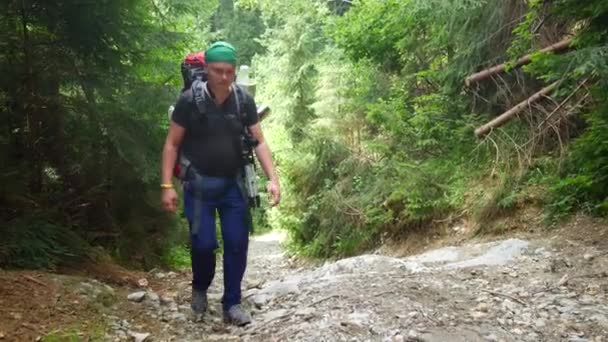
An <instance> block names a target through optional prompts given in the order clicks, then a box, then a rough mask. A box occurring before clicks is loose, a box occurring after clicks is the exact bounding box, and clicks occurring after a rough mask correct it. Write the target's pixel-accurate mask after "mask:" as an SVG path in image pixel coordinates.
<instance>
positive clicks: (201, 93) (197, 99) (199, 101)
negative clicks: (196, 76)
mask: <svg viewBox="0 0 608 342" xmlns="http://www.w3.org/2000/svg"><path fill="white" fill-rule="evenodd" d="M190 89H191V90H192V99H193V100H194V104H196V108H198V111H199V112H200V113H201V114H205V113H206V112H207V107H206V106H205V100H206V99H207V82H203V81H201V80H195V81H194V82H192V87H191V88H190Z"/></svg>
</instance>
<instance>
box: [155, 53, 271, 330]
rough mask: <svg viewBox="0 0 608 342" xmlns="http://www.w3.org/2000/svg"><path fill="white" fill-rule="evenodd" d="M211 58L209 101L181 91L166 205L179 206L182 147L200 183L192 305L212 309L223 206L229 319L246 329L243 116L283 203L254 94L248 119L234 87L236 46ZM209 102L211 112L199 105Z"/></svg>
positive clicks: (193, 215) (193, 188)
mask: <svg viewBox="0 0 608 342" xmlns="http://www.w3.org/2000/svg"><path fill="white" fill-rule="evenodd" d="M205 59H206V63H207V72H208V76H207V77H208V82H207V83H206V84H203V88H204V89H203V91H204V92H205V95H206V96H204V97H203V100H202V101H200V102H202V103H198V106H197V103H196V102H195V99H194V98H193V90H192V89H188V90H186V91H184V92H183V93H182V94H181V95H180V98H179V99H178V101H177V103H176V105H175V109H174V111H173V115H172V121H171V125H170V127H169V133H168V135H167V138H166V141H165V145H164V149H163V162H162V184H161V188H162V203H163V207H164V208H165V209H166V210H168V211H170V212H175V211H176V209H177V193H176V191H175V189H174V188H173V185H172V183H171V178H172V172H173V167H174V165H175V161H176V158H177V154H178V150H181V152H182V153H183V154H184V156H185V157H187V158H188V159H189V160H190V161H191V163H192V168H193V169H194V172H195V173H196V174H197V178H196V179H197V180H198V181H197V182H188V181H186V182H184V209H185V213H186V217H187V219H188V222H189V224H190V239H191V242H192V273H193V279H192V309H193V310H194V311H195V312H196V313H199V314H202V313H204V312H205V311H206V310H207V306H208V304H207V292H206V291H207V289H208V288H209V285H210V284H211V282H212V280H213V277H214V274H215V253H214V251H215V249H216V248H218V242H217V238H216V235H215V232H216V230H215V218H216V216H215V213H216V210H217V212H219V216H220V223H221V231H222V238H223V241H224V258H223V262H224V296H223V297H222V306H223V312H224V320H225V321H227V322H230V323H234V324H236V325H239V326H242V325H246V324H248V323H250V322H251V318H250V317H249V314H247V313H246V312H245V311H244V310H243V309H242V308H241V306H240V300H241V281H242V279H243V275H244V273H245V268H246V263H247V249H248V241H249V223H248V222H249V216H248V215H249V212H248V204H247V201H246V195H244V194H243V187H242V186H241V184H240V183H239V181H238V177H239V174H240V172H241V170H242V165H243V164H242V151H241V148H242V147H241V146H242V145H241V143H240V142H241V134H242V131H243V130H242V128H243V126H242V125H243V121H245V122H244V124H245V125H246V126H247V127H248V129H249V132H250V134H251V135H252V136H253V138H254V139H256V140H257V141H258V145H257V146H256V147H255V153H256V156H257V158H258V160H259V162H260V164H261V166H262V169H263V170H264V172H265V173H266V175H267V176H268V178H269V182H268V186H267V190H268V193H269V195H270V196H271V200H272V201H271V205H272V206H275V205H277V204H278V203H279V199H280V191H279V181H278V177H277V175H276V174H275V171H274V168H273V165H272V157H271V153H270V149H269V147H268V145H267V143H266V141H265V139H264V135H263V133H262V129H261V127H260V125H259V123H258V116H257V111H256V104H255V102H254V100H253V98H252V97H251V96H250V95H248V94H245V96H244V99H245V101H244V103H243V106H242V107H241V108H244V109H245V114H246V115H245V119H244V120H242V119H241V118H240V117H239V115H238V114H237V113H239V110H238V107H237V105H238V104H239V102H240V100H239V98H238V97H237V96H236V91H235V89H234V88H233V87H234V84H233V81H234V79H235V72H236V62H237V55H236V50H235V49H234V47H233V46H232V45H230V44H228V43H225V42H217V43H214V44H212V45H211V46H210V47H209V48H208V49H207V51H205ZM197 98H198V99H200V97H197ZM201 105H202V106H203V108H204V109H205V111H204V113H201V112H200V110H199V108H200V107H201ZM190 183H192V184H190Z"/></svg>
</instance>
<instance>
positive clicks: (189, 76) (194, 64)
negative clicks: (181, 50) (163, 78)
mask: <svg viewBox="0 0 608 342" xmlns="http://www.w3.org/2000/svg"><path fill="white" fill-rule="evenodd" d="M181 71H182V79H183V81H184V88H183V89H182V91H185V90H186V89H190V87H191V86H192V83H193V82H194V81H195V80H196V79H200V80H201V81H203V82H206V81H207V63H206V62H205V51H202V52H194V53H190V54H188V55H187V56H186V57H185V58H184V60H183V61H182V64H181Z"/></svg>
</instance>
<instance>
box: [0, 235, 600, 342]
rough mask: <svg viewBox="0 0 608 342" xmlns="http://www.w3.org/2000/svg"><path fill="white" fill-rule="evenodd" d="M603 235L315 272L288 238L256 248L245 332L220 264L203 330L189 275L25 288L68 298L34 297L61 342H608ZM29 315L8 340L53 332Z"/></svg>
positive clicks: (34, 283)
mask: <svg viewBox="0 0 608 342" xmlns="http://www.w3.org/2000/svg"><path fill="white" fill-rule="evenodd" d="M596 230H597V233H598V234H599V235H598V234H596V235H595V236H593V238H589V237H590V236H591V234H589V233H588V232H583V231H579V232H577V231H563V232H554V233H553V234H552V235H547V234H545V235H544V236H537V237H534V238H533V237H529V238H521V237H520V238H505V239H504V240H497V241H492V242H483V243H482V242H479V241H478V242H477V243H473V242H469V243H466V244H462V245H459V246H448V247H443V248H439V249H434V250H430V251H427V252H426V253H424V254H420V255H415V256H409V257H400V258H396V257H391V256H386V255H379V254H367V255H362V256H358V257H353V258H347V259H343V260H339V261H337V262H327V263H325V264H323V265H314V266H313V265H308V266H304V267H302V266H298V265H296V264H295V262H293V261H292V260H290V259H289V258H288V257H287V256H286V255H285V254H284V253H283V250H282V248H281V241H282V238H283V237H282V236H281V235H279V234H268V235H264V236H257V237H254V238H252V241H251V247H250V256H249V260H250V261H249V265H248V269H247V273H246V279H245V281H244V284H243V287H244V293H243V296H244V305H245V307H246V308H247V309H248V310H250V311H251V312H252V315H253V319H254V322H253V324H251V325H249V326H247V327H245V328H237V327H233V326H228V325H225V324H224V323H222V321H221V311H220V307H221V306H220V305H221V304H220V298H221V294H222V276H221V275H222V270H221V258H218V272H217V276H216V279H215V281H214V283H213V285H212V287H211V288H210V290H209V298H210V305H211V308H210V313H209V314H208V315H206V316H205V317H204V318H203V319H202V320H201V319H199V318H198V317H195V316H194V315H192V313H191V310H190V307H189V302H190V293H191V292H190V277H191V274H190V272H187V271H184V272H178V273H176V272H150V273H148V274H143V275H138V276H142V277H144V278H145V281H143V280H142V281H141V287H140V288H139V289H137V288H134V287H132V286H131V287H128V286H114V287H110V286H108V285H107V284H104V283H103V282H99V281H95V280H92V279H89V278H77V277H73V276H57V275H52V276H48V275H47V276H46V278H45V276H42V275H39V276H40V277H38V276H36V278H33V277H34V276H32V275H20V276H19V277H21V278H19V279H18V280H19V281H18V282H16V283H18V284H19V286H25V285H28V286H30V288H34V287H35V288H36V289H38V290H42V289H44V288H54V289H57V292H56V293H54V294H52V295H51V294H49V293H42V292H40V295H39V296H37V297H35V298H38V299H36V300H41V299H39V298H50V299H49V301H47V302H48V303H46V302H45V304H44V305H45V307H47V309H45V311H44V313H45V314H47V313H48V315H49V318H48V319H47V320H46V321H45V322H46V323H49V324H47V325H48V326H46V328H45V329H46V332H45V334H46V333H48V331H49V329H51V328H52V327H51V326H52V324H50V323H56V322H57V320H63V319H66V317H67V318H71V319H72V320H73V321H74V322H80V325H78V324H77V325H75V327H76V333H74V334H76V335H66V334H63V335H61V336H64V337H65V336H72V337H73V336H77V337H80V338H81V340H86V337H87V336H94V337H97V339H98V340H104V341H125V340H131V341H132V340H135V341H394V342H399V341H573V342H583V341H588V342H599V341H604V342H608V274H607V272H608V239H606V238H607V237H608V236H607V233H608V229H607V228H606V227H605V226H602V227H598V228H597V229H596ZM568 234H570V235H568ZM577 236H578V237H580V238H577ZM24 277H25V278H24ZM32 279H33V280H32ZM5 280H6V283H10V282H11V281H14V280H15V277H9V278H6V279H5ZM128 297H130V299H128ZM3 298H4V297H3ZM23 298H25V297H22V300H23ZM7 305H8V304H7ZM19 305H21V306H19ZM34 306H35V305H28V307H32V308H33V307H34ZM20 307H21V308H22V307H23V305H22V304H20V303H17V304H13V308H12V309H11V308H9V309H7V308H6V307H3V309H4V310H5V311H9V315H10V316H5V317H9V319H11V321H10V322H9V321H8V320H7V321H5V322H0V323H6V322H8V323H10V324H5V325H3V324H0V340H13V338H12V337H14V336H15V335H11V331H10V329H13V328H14V327H20V329H21V330H20V331H26V330H25V329H34V330H35V329H38V330H40V329H41V327H44V326H45V325H44V324H46V323H45V322H41V321H39V320H38V321H36V317H35V315H32V314H31V313H29V314H28V313H26V312H25V311H23V310H21V311H18V310H20V309H19V308H20ZM53 310H54V311H53ZM61 313H65V315H66V316H60V314H61ZM3 319H5V318H3ZM28 319H29V320H30V321H31V320H34V321H31V322H29V321H27V320H28ZM24 321H27V322H24ZM22 322H24V323H22ZM82 322H86V324H84V323H82ZM24 324H25V325H24ZM3 329H4V330H3ZM6 329H9V330H6ZM89 329H97V331H96V332H95V333H94V334H93V333H91V332H90V331H88V330H89ZM42 330H44V329H42ZM37 333H38V332H37ZM42 335H43V336H44V334H42ZM21 336H26V335H21ZM27 336H35V335H31V334H30V335H27ZM15 340H32V339H31V338H17V339H15ZM43 340H44V339H43ZM48 340H53V339H48ZM55 340H61V339H55ZM72 340H74V339H72ZM76 340H78V339H76Z"/></svg>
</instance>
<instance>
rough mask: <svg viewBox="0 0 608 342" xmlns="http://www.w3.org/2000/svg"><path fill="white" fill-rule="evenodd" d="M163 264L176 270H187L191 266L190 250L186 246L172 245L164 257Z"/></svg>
mask: <svg viewBox="0 0 608 342" xmlns="http://www.w3.org/2000/svg"><path fill="white" fill-rule="evenodd" d="M163 264H164V265H165V266H167V267H169V268H172V269H176V270H183V269H189V268H190V265H191V259H190V249H189V248H188V246H186V245H174V246H172V247H171V248H170V249H169V250H168V251H167V252H166V254H165V255H163Z"/></svg>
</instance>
